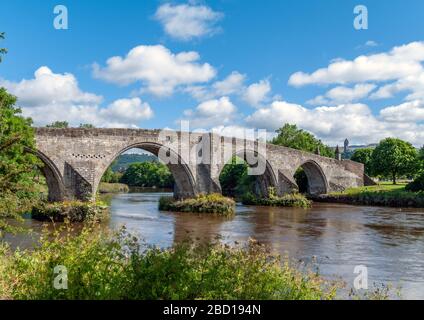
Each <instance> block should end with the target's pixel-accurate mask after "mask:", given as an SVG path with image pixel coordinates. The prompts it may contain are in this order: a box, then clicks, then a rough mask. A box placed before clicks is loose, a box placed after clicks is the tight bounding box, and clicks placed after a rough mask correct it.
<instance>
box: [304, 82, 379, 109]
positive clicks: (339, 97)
mask: <svg viewBox="0 0 424 320" xmlns="http://www.w3.org/2000/svg"><path fill="white" fill-rule="evenodd" d="M376 87H377V86H376V85H375V84H366V83H365V84H357V85H355V86H354V87H352V88H349V87H344V86H338V87H335V88H333V89H331V90H329V91H327V93H326V94H325V95H324V96H322V95H320V96H317V97H315V98H314V99H312V100H310V101H308V103H309V104H313V105H323V104H327V105H337V104H341V103H351V102H354V101H358V100H360V99H363V98H366V97H368V95H369V94H370V93H371V91H373V90H374V89H375V88H376Z"/></svg>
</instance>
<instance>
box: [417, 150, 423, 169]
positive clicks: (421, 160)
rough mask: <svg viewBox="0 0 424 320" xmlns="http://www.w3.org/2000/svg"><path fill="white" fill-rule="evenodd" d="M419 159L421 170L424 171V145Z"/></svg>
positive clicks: (419, 153)
mask: <svg viewBox="0 0 424 320" xmlns="http://www.w3.org/2000/svg"><path fill="white" fill-rule="evenodd" d="M418 159H419V161H420V165H421V170H423V171H424V146H423V147H422V148H421V149H420V151H419V152H418Z"/></svg>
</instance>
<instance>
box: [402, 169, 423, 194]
mask: <svg viewBox="0 0 424 320" xmlns="http://www.w3.org/2000/svg"><path fill="white" fill-rule="evenodd" d="M405 190H406V191H412V192H419V191H424V173H422V174H421V175H419V176H418V177H417V178H416V179H415V180H414V181H412V182H411V183H409V184H408V185H407V186H406V187H405Z"/></svg>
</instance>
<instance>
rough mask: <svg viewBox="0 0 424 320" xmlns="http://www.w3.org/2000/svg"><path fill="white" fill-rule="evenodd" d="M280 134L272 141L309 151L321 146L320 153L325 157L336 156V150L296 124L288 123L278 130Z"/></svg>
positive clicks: (314, 150)
mask: <svg viewBox="0 0 424 320" xmlns="http://www.w3.org/2000/svg"><path fill="white" fill-rule="evenodd" d="M276 132H277V133H278V135H277V136H276V137H275V138H274V139H272V141H271V143H272V144H276V145H280V146H284V147H288V148H293V149H298V150H303V151H307V152H316V151H317V149H318V148H319V150H320V154H321V155H322V156H324V157H331V158H332V157H334V151H333V150H332V149H331V148H330V147H329V146H326V145H325V144H323V143H322V142H321V140H318V139H317V138H315V137H314V136H313V135H312V134H311V133H309V132H307V131H305V130H302V129H298V128H297V126H296V125H295V124H288V123H286V124H285V125H284V127H282V128H280V129H278V130H277V131H276Z"/></svg>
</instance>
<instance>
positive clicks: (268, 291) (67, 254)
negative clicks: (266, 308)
mask: <svg viewBox="0 0 424 320" xmlns="http://www.w3.org/2000/svg"><path fill="white" fill-rule="evenodd" d="M58 265H61V266H65V267H66V268H67V271H68V289H67V290H57V289H55V288H54V286H53V285H52V284H53V281H54V278H55V277H56V276H57V274H55V273H54V272H53V270H54V267H55V266H58ZM301 268H302V269H304V267H301ZM299 270H300V267H299V266H298V265H294V264H293V263H291V262H290V261H289V260H288V259H286V258H285V259H282V258H281V257H279V256H277V255H273V254H271V253H269V252H268V250H267V249H266V247H264V246H262V245H259V244H258V243H256V242H254V241H250V242H249V243H247V244H246V245H245V246H237V247H234V248H230V247H228V246H225V245H221V244H210V245H206V244H194V243H192V242H189V241H186V242H183V243H181V244H178V245H176V246H174V247H173V248H170V249H165V250H161V249H158V248H152V247H148V248H146V249H145V250H141V248H140V245H139V243H138V239H137V238H135V237H133V236H131V235H130V234H128V233H127V232H126V231H125V230H121V231H120V232H119V233H117V234H109V233H107V232H102V231H101V230H99V229H97V228H94V227H86V228H84V230H83V231H82V232H81V233H80V234H79V235H75V232H73V231H72V230H68V232H64V231H63V230H58V231H57V232H56V233H55V234H54V235H51V234H48V233H47V232H45V234H44V236H43V237H42V238H41V243H40V245H39V246H37V247H36V248H34V249H33V250H25V251H21V250H17V251H15V252H11V251H10V250H9V249H8V248H5V247H0V299H40V300H51V299H81V300H86V299H98V300H102V299H112V300H113V299H135V300H144V299H147V300H158V299H165V300H168V299H173V300H174V299H180V300H189V299H226V300H232V299H240V300H251V299H259V300H268V299H281V300H329V299H334V298H335V296H336V293H337V290H338V289H339V288H340V287H341V286H342V285H341V283H339V282H333V281H327V280H324V279H323V278H322V277H320V276H319V275H318V274H317V273H316V272H311V271H308V270H304V271H302V272H301V271H299Z"/></svg>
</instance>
